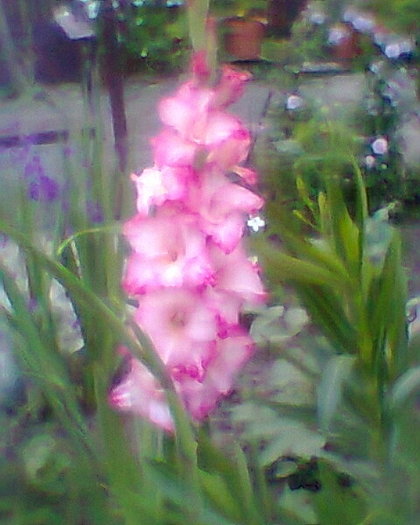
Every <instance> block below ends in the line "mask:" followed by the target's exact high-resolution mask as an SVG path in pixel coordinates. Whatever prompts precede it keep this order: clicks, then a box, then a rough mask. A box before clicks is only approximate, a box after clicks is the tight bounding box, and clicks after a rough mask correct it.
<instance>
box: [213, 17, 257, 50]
mask: <svg viewBox="0 0 420 525" xmlns="http://www.w3.org/2000/svg"><path fill="white" fill-rule="evenodd" d="M223 25H224V29H225V38H224V46H225V51H226V52H227V53H229V55H231V56H233V57H235V58H237V59H239V60H257V59H259V58H260V55H261V43H262V40H263V38H264V33H265V25H264V24H263V23H262V22H260V21H259V20H247V19H245V18H229V19H227V20H225V22H224V24H223Z"/></svg>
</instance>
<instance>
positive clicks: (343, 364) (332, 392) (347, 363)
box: [317, 355, 355, 432]
mask: <svg viewBox="0 0 420 525" xmlns="http://www.w3.org/2000/svg"><path fill="white" fill-rule="evenodd" d="M354 364H355V358H354V357H353V356H348V355H337V356H334V357H332V358H331V359H330V360H329V361H328V363H327V366H326V367H325V370H324V373H323V374H322V377H321V381H320V384H319V387H318V395H317V397H318V418H319V423H320V426H321V429H322V430H323V431H324V432H328V430H329V426H330V424H331V421H332V419H333V417H334V415H335V413H336V410H337V407H338V406H339V404H340V401H341V397H342V391H343V388H344V385H345V383H346V381H347V380H348V378H349V376H350V373H351V370H352V368H353V366H354Z"/></svg>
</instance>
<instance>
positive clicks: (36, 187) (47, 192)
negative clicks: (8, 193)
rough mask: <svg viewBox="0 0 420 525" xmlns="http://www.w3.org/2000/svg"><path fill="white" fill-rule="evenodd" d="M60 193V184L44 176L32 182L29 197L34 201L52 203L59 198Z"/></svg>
mask: <svg viewBox="0 0 420 525" xmlns="http://www.w3.org/2000/svg"><path fill="white" fill-rule="evenodd" d="M59 193H60V188H59V185H58V183H57V182H56V181H55V180H53V179H51V178H50V177H48V176H47V175H44V174H41V175H39V177H38V178H37V179H35V180H33V181H31V182H30V184H29V188H28V196H29V198H30V199H32V200H33V201H40V202H52V201H54V200H56V199H57V198H58V195H59Z"/></svg>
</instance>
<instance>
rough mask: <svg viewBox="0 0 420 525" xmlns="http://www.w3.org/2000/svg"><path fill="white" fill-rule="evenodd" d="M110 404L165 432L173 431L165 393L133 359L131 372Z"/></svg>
mask: <svg viewBox="0 0 420 525" xmlns="http://www.w3.org/2000/svg"><path fill="white" fill-rule="evenodd" d="M109 403H110V405H111V406H113V407H114V408H117V409H119V410H122V411H124V412H133V413H135V414H138V415H140V416H142V417H144V418H146V419H148V420H149V421H151V422H152V423H155V424H156V425H158V426H159V427H161V428H163V429H165V430H168V431H170V430H173V428H174V425H173V420H172V416H171V414H170V411H169V408H168V405H167V403H166V397H165V393H164V391H163V390H162V389H161V388H160V386H159V384H158V382H157V381H156V379H155V378H154V377H153V375H152V374H151V373H150V372H149V370H148V369H147V368H146V367H145V366H144V365H143V364H142V363H140V361H138V360H137V359H133V358H131V370H130V372H129V373H128V375H127V376H126V377H125V378H124V379H123V380H122V382H121V383H120V384H118V385H117V386H115V387H114V388H113V389H112V390H111V392H110V394H109Z"/></svg>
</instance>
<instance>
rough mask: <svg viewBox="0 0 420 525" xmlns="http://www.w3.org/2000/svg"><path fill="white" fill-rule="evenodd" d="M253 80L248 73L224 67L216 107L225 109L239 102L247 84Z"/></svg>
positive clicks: (216, 94) (217, 91) (217, 88)
mask: <svg viewBox="0 0 420 525" xmlns="http://www.w3.org/2000/svg"><path fill="white" fill-rule="evenodd" d="M251 78H252V75H251V74H250V73H249V72H248V71H243V70H240V69H235V68H233V67H231V66H227V65H224V66H223V68H222V75H221V77H220V81H219V84H218V85H217V87H216V89H215V98H214V105H215V106H216V107H219V108H224V107H226V106H229V105H230V104H232V102H235V101H236V100H238V99H239V98H240V97H241V96H242V94H243V92H244V88H245V84H246V83H247V82H248V81H249V80H250V79H251Z"/></svg>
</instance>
